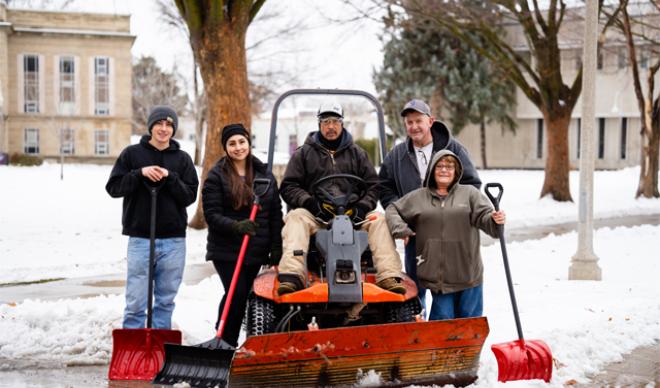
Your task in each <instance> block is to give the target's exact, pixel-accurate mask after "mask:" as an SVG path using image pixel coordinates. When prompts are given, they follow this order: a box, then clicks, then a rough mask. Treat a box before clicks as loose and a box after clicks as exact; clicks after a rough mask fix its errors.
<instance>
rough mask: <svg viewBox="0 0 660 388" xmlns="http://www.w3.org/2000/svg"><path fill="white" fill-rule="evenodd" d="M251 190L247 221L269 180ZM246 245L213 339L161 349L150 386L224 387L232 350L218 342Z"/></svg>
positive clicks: (253, 215) (252, 217) (245, 241)
mask: <svg viewBox="0 0 660 388" xmlns="http://www.w3.org/2000/svg"><path fill="white" fill-rule="evenodd" d="M253 187H254V189H253V191H254V203H253V204H252V210H251V212H250V220H251V221H254V220H255V218H256V217H257V210H258V209H259V202H260V197H261V196H263V195H265V194H266V193H267V192H268V188H269V187H270V180H268V179H255V180H254V184H253ZM249 241H250V235H249V234H245V235H244V236H243V243H242V244H241V250H240V251H239V253H238V259H237V260H236V267H235V268H234V275H233V276H232V278H231V284H230V285H229V290H228V291H227V299H226V300H225V306H224V308H223V309H222V315H221V316H220V323H219V324H218V332H217V333H216V335H215V338H213V339H211V340H209V341H206V342H203V343H201V344H199V345H195V346H182V345H170V344H167V345H165V363H164V364H163V368H162V369H161V370H160V372H158V374H157V375H156V377H155V378H154V381H153V383H154V384H165V385H173V384H176V383H179V382H182V381H185V382H188V383H190V385H191V386H193V387H215V386H220V387H224V386H226V385H227V380H228V379H229V369H230V368H231V362H232V359H233V358H234V352H235V351H236V349H235V348H234V347H233V346H231V345H229V344H228V343H227V342H225V341H224V340H223V339H222V333H223V331H224V329H225V323H226V321H227V315H228V314H229V307H230V306H231V301H232V298H233V297H234V290H235V289H236V283H238V276H239V275H240V273H241V267H242V265H243V259H244V258H245V252H246V251H247V246H248V242H249Z"/></svg>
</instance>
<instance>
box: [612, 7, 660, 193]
mask: <svg viewBox="0 0 660 388" xmlns="http://www.w3.org/2000/svg"><path fill="white" fill-rule="evenodd" d="M607 11H609V10H606V12H607ZM610 17H611V18H613V20H615V25H616V26H617V28H618V30H619V31H620V32H621V33H622V34H623V37H624V39H625V44H626V48H627V51H628V62H629V64H630V67H631V70H632V77H633V85H634V89H635V97H636V99H637V106H638V109H639V114H640V121H641V130H640V135H641V153H640V154H641V155H640V156H641V158H640V175H639V184H638V186H637V192H636V194H635V196H636V197H637V198H639V197H640V196H641V197H646V198H652V197H655V198H657V197H660V193H659V192H658V155H659V146H660V97H659V96H658V93H657V90H656V89H655V76H656V74H657V72H658V69H660V55H659V54H660V50H658V46H659V43H660V27H658V21H660V4H658V3H657V2H654V1H648V2H634V3H630V2H629V1H628V0H622V1H620V2H619V4H618V5H617V6H616V7H615V9H614V11H613V12H612V13H611V15H610ZM640 62H641V63H640ZM649 62H651V63H649ZM641 68H646V69H647V70H646V87H645V88H644V87H642V80H641V78H642V76H643V71H642V69H641Z"/></svg>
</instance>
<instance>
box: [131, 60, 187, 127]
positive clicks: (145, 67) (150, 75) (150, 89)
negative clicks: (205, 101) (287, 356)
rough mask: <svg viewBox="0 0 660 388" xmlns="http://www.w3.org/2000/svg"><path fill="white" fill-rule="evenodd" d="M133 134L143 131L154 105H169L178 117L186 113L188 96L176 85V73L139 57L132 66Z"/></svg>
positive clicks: (153, 61)
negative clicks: (164, 69)
mask: <svg viewBox="0 0 660 388" xmlns="http://www.w3.org/2000/svg"><path fill="white" fill-rule="evenodd" d="M132 83H133V85H132V91H133V93H132V94H133V96H132V105H133V117H132V127H133V133H134V134H136V133H138V132H141V131H142V130H144V128H145V127H146V125H147V118H148V117H149V110H150V109H151V108H152V107H153V106H154V105H161V104H166V105H170V106H171V107H172V108H174V110H175V111H176V112H177V113H178V114H179V115H184V114H185V113H186V108H187V106H188V96H187V95H186V94H185V93H184V92H183V91H182V90H181V88H180V87H179V85H178V80H177V77H176V71H173V72H172V73H167V72H164V71H163V70H161V69H160V68H159V67H158V65H157V64H156V60H155V59H154V58H153V57H141V58H140V59H138V61H137V62H136V63H134V64H133V80H132Z"/></svg>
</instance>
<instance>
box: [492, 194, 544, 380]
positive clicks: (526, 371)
mask: <svg viewBox="0 0 660 388" xmlns="http://www.w3.org/2000/svg"><path fill="white" fill-rule="evenodd" d="M492 187H495V188H497V189H498V190H499V193H498V194H497V197H494V196H493V195H492V194H491V193H490V191H489V189H490V188H492ZM484 191H485V192H486V195H487V196H488V198H489V199H490V201H491V202H492V203H493V206H495V210H499V209H500V199H501V198H502V192H503V191H504V189H503V188H502V185H501V184H499V183H488V184H486V188H485V190H484ZM497 232H498V234H499V237H500V245H501V247H502V258H503V259H504V270H505V272H506V281H507V284H508V286H509V296H511V306H512V307H513V316H514V317H515V319H516V329H518V340H516V341H511V342H503V343H501V344H495V345H492V346H491V349H492V350H493V353H495V358H496V359H497V368H498V371H499V373H498V376H497V380H498V381H501V382H507V381H513V380H534V379H543V380H545V381H546V382H549V381H550V379H551V378H552V353H551V352H550V347H549V346H548V345H547V344H546V343H545V342H543V341H541V340H526V339H524V338H523V333H522V328H521V326H520V317H519V316H518V305H517V304H516V295H515V294H514V293H513V282H512V280H511V271H510V270H509V258H508V255H507V253H506V242H505V241H504V225H499V224H498V225H497Z"/></svg>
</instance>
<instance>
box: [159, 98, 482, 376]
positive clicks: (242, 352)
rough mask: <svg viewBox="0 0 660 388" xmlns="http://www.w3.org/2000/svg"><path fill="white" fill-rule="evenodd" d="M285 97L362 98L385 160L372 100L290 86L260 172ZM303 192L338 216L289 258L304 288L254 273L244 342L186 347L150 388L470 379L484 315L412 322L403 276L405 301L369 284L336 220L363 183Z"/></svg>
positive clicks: (325, 181) (368, 270) (363, 242)
mask: <svg viewBox="0 0 660 388" xmlns="http://www.w3.org/2000/svg"><path fill="white" fill-rule="evenodd" d="M292 95H321V96H329V95H340V96H362V97H365V98H367V99H368V100H369V101H370V102H371V103H372V104H373V106H374V108H375V110H376V113H377V118H378V124H379V128H378V129H379V138H380V144H379V146H380V151H381V155H385V130H384V118H383V111H382V107H381V106H380V104H379V103H378V101H377V100H376V99H375V98H374V97H373V96H372V95H370V94H368V93H366V92H362V91H355V90H339V89H296V90H291V91H289V92H286V93H285V94H283V95H282V96H280V97H279V99H278V100H277V101H276V103H275V107H274V109H273V115H272V120H271V130H270V144H269V149H268V168H269V169H270V168H272V162H273V154H274V140H275V133H276V126H277V113H278V109H279V105H280V104H281V102H282V101H283V100H284V99H285V98H287V97H289V96H292ZM312 192H313V194H314V195H315V196H316V197H317V199H319V201H321V202H323V203H325V204H329V205H330V206H331V207H332V208H333V209H335V210H336V212H335V214H337V215H335V216H334V218H333V219H331V220H330V221H328V222H323V221H322V220H319V222H320V223H321V224H322V227H321V229H320V230H319V231H318V232H317V233H316V234H315V236H313V237H312V239H311V241H310V246H309V248H308V250H307V252H304V251H295V252H294V255H300V256H302V259H303V260H304V263H305V264H306V276H305V283H306V284H305V287H304V288H302V289H300V290H297V291H295V292H291V293H287V294H284V295H278V293H277V288H278V286H279V282H278V280H277V275H278V272H277V267H270V268H266V269H264V270H262V272H261V273H260V274H259V275H258V277H257V278H256V280H255V282H254V285H253V291H252V294H251V295H250V297H249V301H248V308H247V316H246V320H247V339H246V340H245V342H244V343H243V344H241V345H240V347H239V348H238V349H230V350H227V349H219V350H208V349H203V348H191V349H195V350H190V351H188V352H187V353H186V358H185V360H184V358H183V357H182V358H181V360H182V361H181V362H180V363H181V365H176V364H177V362H173V363H172V362H170V361H167V362H170V363H171V364H174V365H169V366H164V367H163V370H162V371H161V375H162V374H163V371H166V369H167V370H168V371H171V372H167V371H166V372H165V375H166V376H165V378H160V379H158V381H157V382H159V383H163V382H168V381H169V382H170V383H175V382H178V381H187V382H188V383H190V384H191V385H192V386H204V387H213V386H216V385H218V386H221V387H223V386H229V387H232V388H234V387H257V386H262V387H280V386H282V387H283V386H296V387H318V386H323V387H326V386H353V385H355V384H356V383H359V382H360V381H361V379H363V378H369V386H376V385H380V386H408V385H411V384H418V385H427V384H428V385H430V384H453V385H454V386H465V385H468V384H471V383H472V382H474V381H475V380H476V379H477V369H478V366H479V356H480V353H481V349H482V347H483V344H484V341H485V340H486V337H487V336H488V333H489V328H488V322H487V320H486V318H484V317H481V318H470V319H456V320H448V321H431V322H426V321H423V320H422V319H421V318H420V317H419V314H420V312H421V309H422V306H421V304H420V301H419V298H418V295H417V288H416V286H415V283H414V282H413V281H412V280H411V279H410V278H408V277H407V276H405V275H404V276H403V284H404V286H405V288H406V292H405V294H399V293H394V292H390V291H387V290H385V289H382V288H380V287H378V286H377V285H376V278H375V277H376V271H375V268H374V265H373V262H372V259H371V253H370V251H369V248H368V244H367V232H365V231H361V230H359V226H360V225H359V223H358V224H354V223H353V221H352V220H351V219H350V218H349V217H348V216H347V215H344V210H345V209H350V208H351V207H352V205H354V204H355V203H357V202H358V201H359V200H360V199H362V198H363V197H364V196H365V195H366V193H367V185H366V183H365V181H364V180H362V178H360V177H358V176H354V175H349V174H334V175H328V176H326V177H323V178H321V179H319V180H318V181H316V182H315V183H314V184H313V185H312ZM363 222H369V219H367V220H365V221H363ZM166 353H167V348H166ZM167 362H166V363H167ZM184 364H185V365H184ZM200 365H204V366H203V367H200ZM168 373H169V374H170V376H167V375H168ZM161 377H163V376H161ZM169 377H171V379H169ZM374 379H377V380H378V383H375V382H374Z"/></svg>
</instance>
